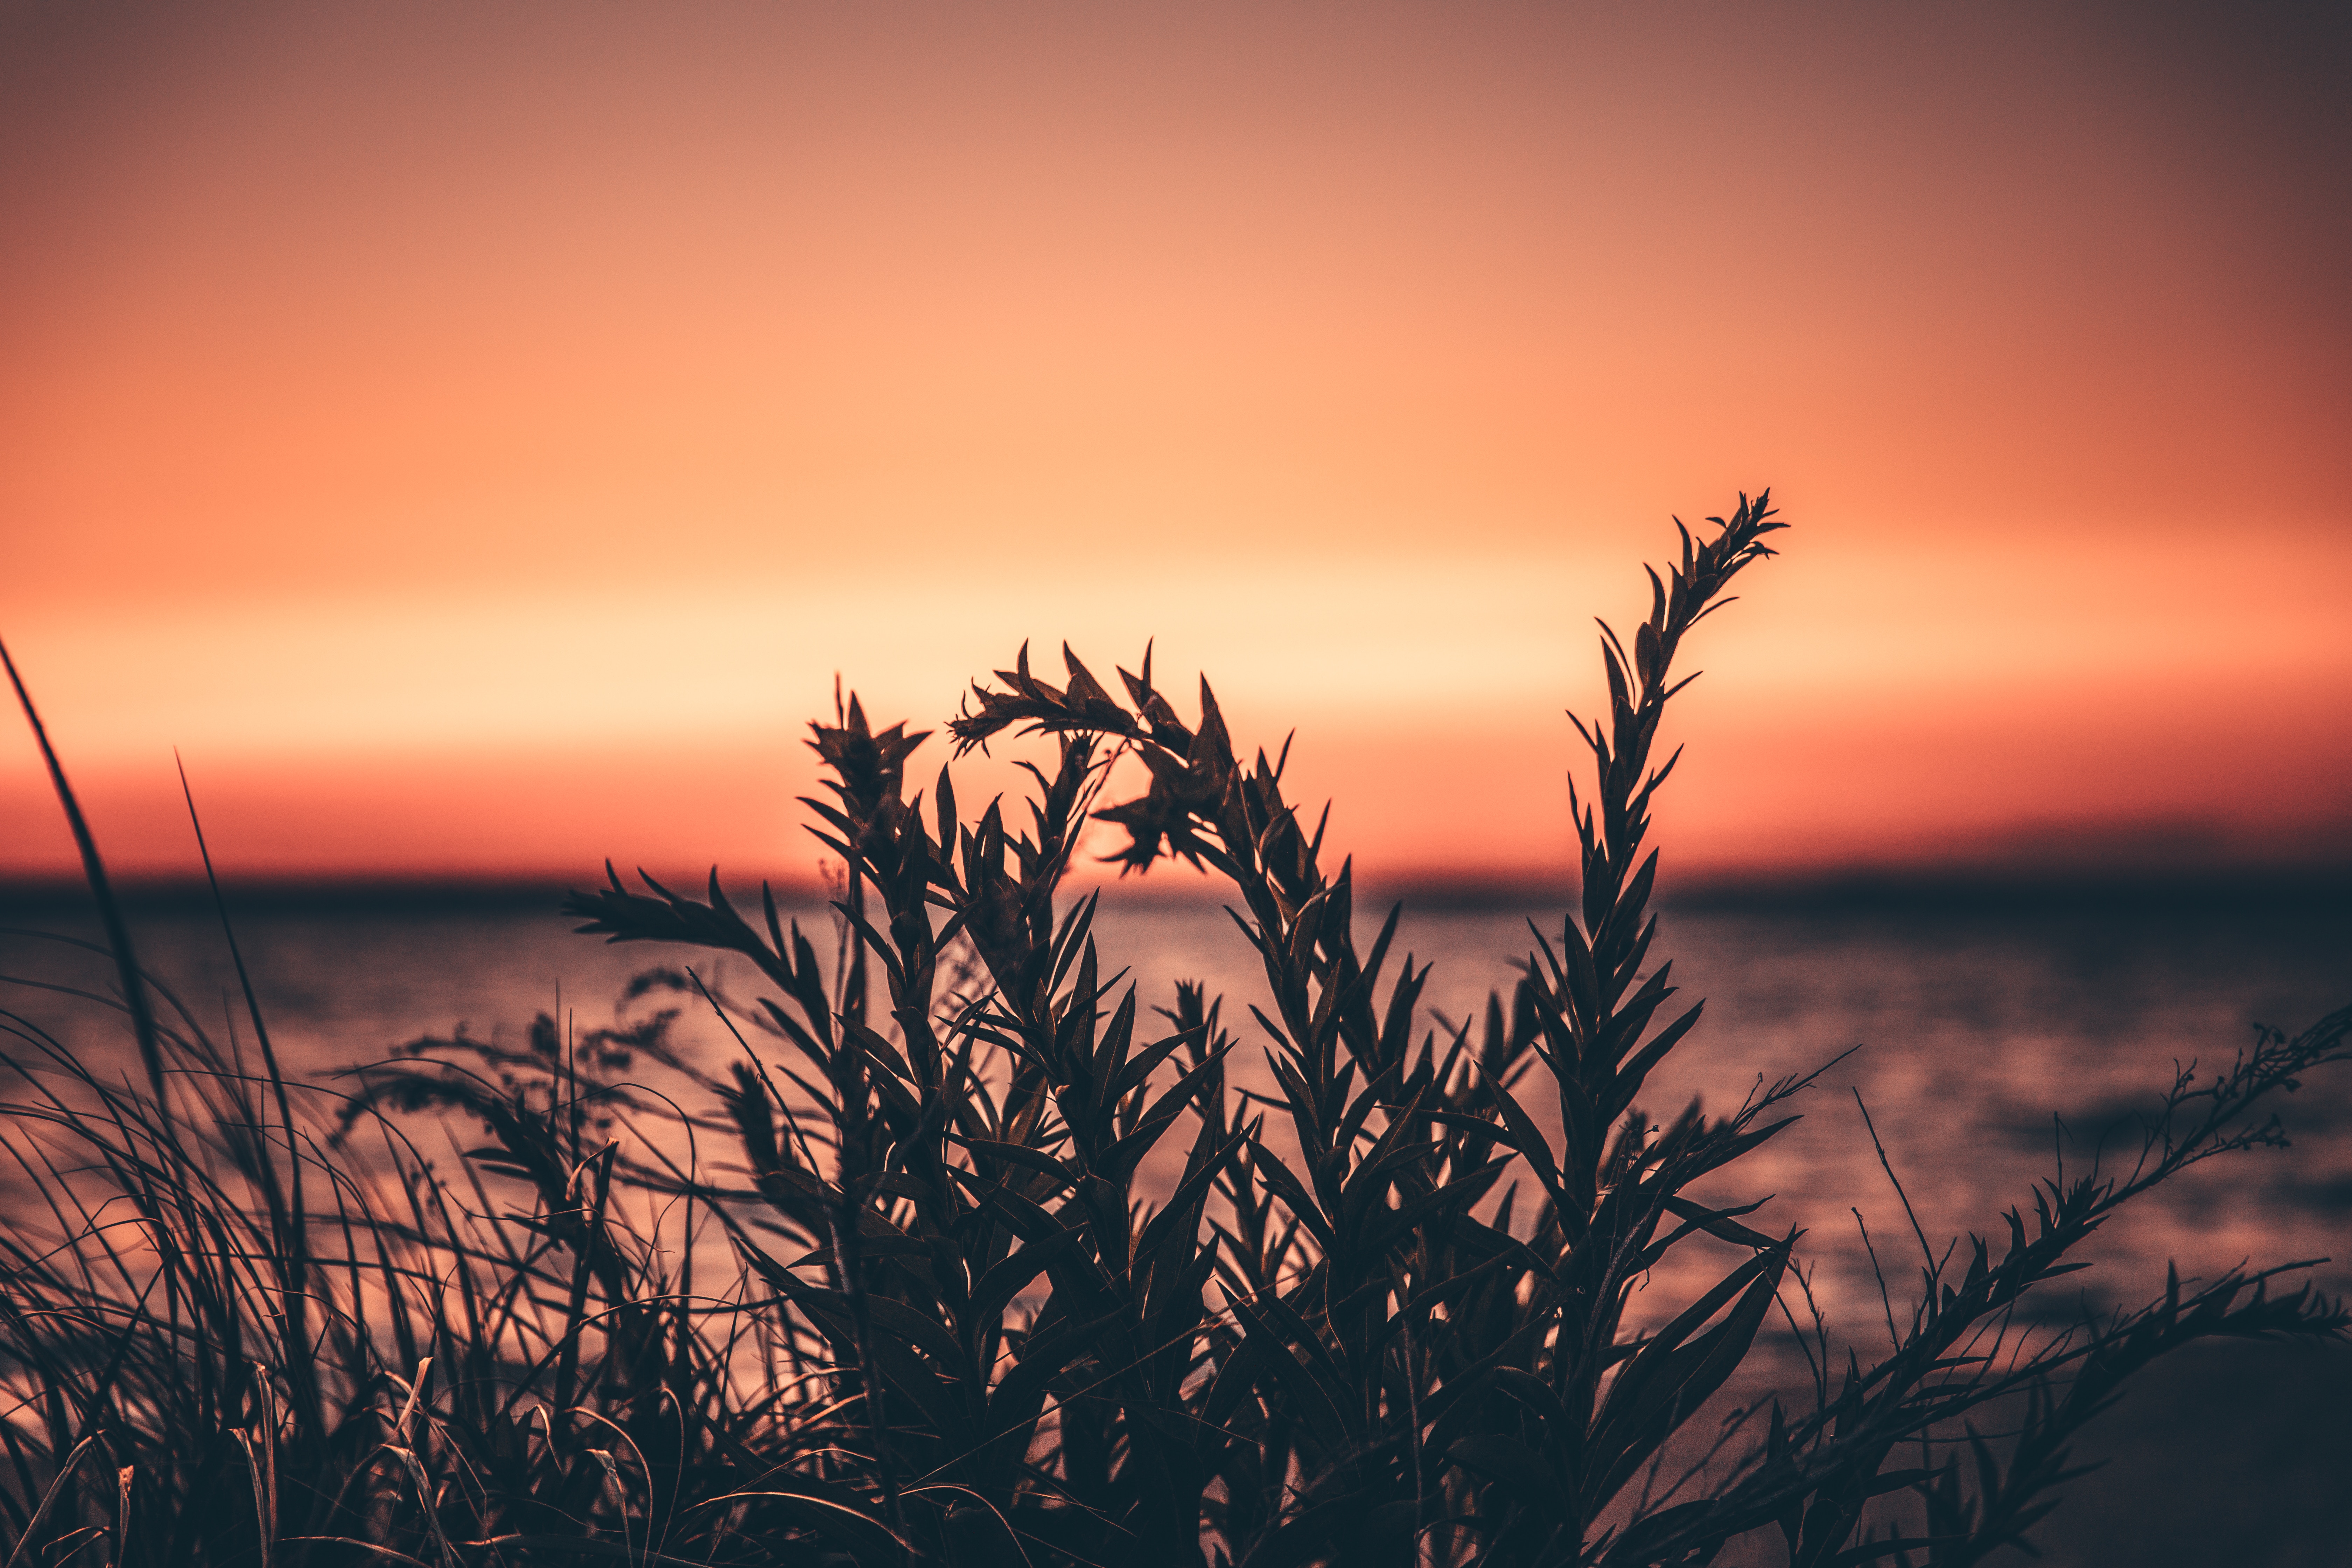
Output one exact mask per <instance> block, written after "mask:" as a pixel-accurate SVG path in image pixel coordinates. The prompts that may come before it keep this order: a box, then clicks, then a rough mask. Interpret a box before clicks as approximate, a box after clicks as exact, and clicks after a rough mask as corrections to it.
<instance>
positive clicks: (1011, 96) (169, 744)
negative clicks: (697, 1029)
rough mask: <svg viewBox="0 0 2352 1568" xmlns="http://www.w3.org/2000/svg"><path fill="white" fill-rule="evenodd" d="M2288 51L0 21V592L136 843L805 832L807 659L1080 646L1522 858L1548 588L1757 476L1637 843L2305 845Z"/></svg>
mask: <svg viewBox="0 0 2352 1568" xmlns="http://www.w3.org/2000/svg"><path fill="white" fill-rule="evenodd" d="M2347 36H2352V26H2347V22H2346V21H2345V20H2344V13H2343V12H2342V10H2341V8H2340V7H2325V6H2317V5H2315V6H2312V7H2309V8H2308V9H2307V10H2305V9H2297V8H2293V7H2271V8H2263V7H2252V8H2249V7H2245V6H2239V5H2231V6H2226V7H2225V6H2221V5H2213V6H2210V7H2184V6H2167V5H2130V6H2126V5H2110V6H2069V7H2053V6H2046V5H1989V4H1971V5H1900V6H1896V5H1884V4H1867V5H1769V4H1766V5H1674V4H1669V5H1647V6H1634V5H1606V6H1603V5H1563V4H1543V5H1502V4H1484V5H1453V6H1438V5H1413V6H1398V5H1346V6H1339V5H1330V6H1310V5H1205V4H1196V3H1188V4H1185V5H1156V6H1147V5H1114V6H1103V5H996V4H975V5H906V4H881V5H860V6H849V5H832V4H825V5H817V4H805V5H803V4H782V3H763V4H757V5H752V4H730V3H722V0H701V3H697V4H692V5H659V6H656V5H616V4H583V3H563V4H528V3H524V0H499V3H498V4H494V5H478V4H465V5H457V4H441V3H410V0H403V3H399V4H393V3H390V0H369V3H349V0H347V3H338V4H332V5H327V4H319V3H317V0H306V3H304V4H299V5H260V4H254V5H235V6H230V5H161V4H158V5H121V4H111V3H109V0H76V3H71V4H68V3H66V0H32V3H27V0H0V637H5V640H6V642H7V645H8V647H9V648H10V650H11V651H12V653H13V654H14V655H15V657H16V660H17V663H18V665H19V666H20V668H22V669H23V671H24V673H25V675H26V679H28V680H29V681H30V682H31V684H32V687H33V689H34V692H35V695H36V697H37V699H38V700H40V701H41V702H42V704H43V706H44V709H45V714H46V717H47V720H48V722H49V725H50V728H51V731H52V733H53V735H54V737H55V739H56V741H57V742H58V745H59V747H60V748H61V750H62V752H63V753H64V755H65V758H66V761H67V765H68V769H69V770H70V772H71V773H72V775H73V777H74V779H75V781H76V783H77V784H78V785H79V787H80V789H81V790H82V792H83V794H84V795H85V798H86V802H87V804H88V805H89V810H90V814H91V817H92V820H93V824H94V826H96V828H97V830H98V832H99V834H100V840H101V842H102V843H103V844H104V845H105V846H106V847H108V849H109V852H110V856H111V857H112V858H113V859H114V861H115V862H116V863H117V864H118V865H119V866H120V867H121V868H124V869H125V870H126V871H129V872H132V873H136V874H142V875H150V876H169V875H176V874H182V873H184V872H185V871H187V870H188V869H189V868H191V867H193V865H194V858H193V856H194V851H193V846H192V844H191V842H190V840H189V837H188V834H187V829H186V825H185V817H184V812H183V809H182V807H181V805H180V803H179V797H178V792H177V784H176V782H175V781H174V778H173V772H172V767H173V762H172V757H173V748H174V747H175V746H176V747H177V748H178V749H179V752H180V753H181V755H182V756H183V757H184V759H185V761H186V763H187V767H188V770H189V773H190V776H191V777H192V779H193V780H194V784H195V788H196V791H197V795H198V799H199V802H200V804H202V805H203V806H204V807H205V814H206V825H207V827H208V829H209V830H210V832H211V835H212V838H213V844H214V848H215V853H216V855H218V856H219V857H220V858H221V859H222V861H223V862H224V865H225V867H226V868H229V869H231V870H233V871H235V872H236V873H238V874H242V875H247V876H251V877H268V876H280V875H303V876H316V875H332V876H370V875H381V874H400V875H408V876H420V875H442V874H456V875H466V876H501V875H524V876H541V875H560V876H566V877H580V876H584V875H585V874H587V873H588V872H589V871H590V870H592V869H593V868H595V867H596V866H597V865H599V863H600V862H601V861H602V859H603V858H604V857H605V856H607V855H610V856H612V857H614V858H615V859H617V860H619V861H620V862H621V863H622V864H623V865H624V866H626V865H629V864H632V863H642V864H645V865H646V866H648V867H654V868H670V869H680V868H686V869H691V868H698V867H701V866H706V865H708V864H709V863H710V862H712V861H718V862H720V863H722V864H724V865H727V866H729V867H730V868H739V869H742V870H745V871H770V870H772V871H775V872H777V873H779V874H782V875H785V876H793V875H806V874H808V873H809V872H810V871H811V870H812V868H813V867H814V858H815V853H816V851H815V847H814V845H813V844H811V843H810V842H809V841H807V840H806V839H804V838H803V837H800V836H799V834H798V830H797V828H796V826H794V824H795V820H796V808H794V807H793V805H792V797H793V795H798V794H801V793H803V792H805V791H806V790H807V789H808V788H809V787H810V784H811V783H812V781H813V773H812V759H811V758H810V757H809V755H808V753H807V752H806V749H805V748H804V747H803V746H802V744H801V739H802V737H803V735H804V734H805V731H804V729H803V722H804V721H805V720H807V719H808V718H810V717H812V716H814V715H816V714H818V713H820V712H824V711H829V710H830V706H831V701H832V690H833V681H834V677H835V671H836V670H837V671H839V672H840V673H841V675H842V676H843V678H844V679H845V680H846V681H847V682H848V683H849V684H850V685H852V686H854V687H855V688H856V689H858V690H859V691H861V692H862V693H863V694H864V696H865V700H866V704H867V706H868V708H869V710H872V711H874V712H875V713H876V715H877V718H879V719H883V720H886V721H887V720H889V719H898V718H906V719H908V720H911V721H916V722H918V723H919V724H924V725H935V724H937V723H938V721H940V720H942V719H943V718H945V717H946V716H947V715H948V714H950V712H952V711H953V710H954V709H955V706H956V703H957V700H958V695H959V693H960V691H961V689H962V683H963V681H964V679H966V678H967V677H970V676H973V675H978V674H982V673H984V672H985V671H986V670H987V669H988V668H992V667H994V666H996V665H1000V664H1003V663H1006V662H1008V661H1009V660H1010V658H1011V657H1012V655H1013V650H1014V649H1015V648H1016V647H1018V646H1019V645H1020V644H1021V642H1022V641H1023V640H1024V638H1026V639H1030V640H1032V641H1033V642H1034V645H1035V646H1036V647H1037V648H1038V649H1039V650H1040V653H1041V655H1043V656H1046V657H1045V662H1046V663H1047V664H1049V665H1053V666H1056V667H1057V664H1058V660H1057V659H1055V658H1052V657H1051V655H1052V653H1053V650H1055V649H1057V648H1058V646H1059V644H1060V643H1061V642H1062V641H1063V640H1064V639H1065V638H1066V639H1068V640H1069V641H1070V642H1071V643H1073V644H1074V645H1075V646H1076V647H1077V648H1078V650H1079V651H1080V652H1081V653H1082V654H1083V655H1084V656H1085V657H1086V658H1087V659H1088V661H1089V662H1090V663H1091V664H1093V665H1094V666H1095V668H1097V670H1098V671H1100V672H1101V673H1103V674H1104V675H1106V676H1108V667H1109V666H1111V665H1112V664H1114V663H1127V664H1129V666H1130V667H1132V664H1133V661H1134V660H1135V658H1137V657H1138V656H1139V653H1140V651H1141V648H1142V646H1143V643H1144V640H1145V639H1146V638H1147V637H1156V638H1157V639H1158V641H1157V654H1156V663H1157V667H1158V669H1159V671H1160V675H1161V677H1162V680H1163V683H1164V684H1168V685H1171V686H1172V687H1174V688H1176V689H1180V690H1181V689H1189V686H1190V680H1191V674H1192V672H1193V671H1196V670H1206V671H1207V672H1208V673H1209V674H1210V676H1211V678H1212V679H1213V681H1214V682H1215V684H1216V687H1217V689H1218V692H1219V695H1220V698H1221V699H1222V700H1223V702H1224V704H1225V706H1226V708H1227V710H1228V714H1229V717H1231V719H1232V720H1233V721H1234V727H1235V729H1236V730H1237V731H1239V732H1240V734H1241V735H1242V736H1244V738H1247V739H1250V740H1253V741H1256V742H1264V743H1265V744H1267V745H1269V746H1272V745H1276V744H1278V743H1279V742H1280V741H1281V739H1282V737H1283V735H1284V734H1285V733H1286V732H1287V731H1290V730H1291V729H1293V728H1294V727H1295V728H1296V730H1297V736H1298V738H1297V744H1296V748H1295V758H1296V761H1295V767H1296V771H1297V793H1298V794H1300V795H1304V796H1306V797H1308V798H1310V799H1313V800H1316V801H1319V800H1320V799H1322V798H1323V797H1324V796H1327V795H1328V796H1331V797H1333V798H1334V799H1335V800H1336V801H1337V803H1338V804H1337V806H1336V809H1335V811H1334V815H1333V829H1332V831H1333V834H1334V836H1335V837H1337V838H1338V839H1339V842H1340V843H1341V844H1342V845H1344V846H1345V847H1349V848H1351V849H1353V850H1354V851H1356V852H1357V853H1358V854H1359V855H1360V858H1362V860H1363V861H1364V862H1365V863H1366V864H1367V866H1368V867H1370V868H1374V869H1376V870H1378V871H1380V872H1383V873H1388V874H1397V875H1402V874H1405V873H1428V872H1439V871H1448V870H1451V871H1458V872H1472V873H1493V872H1530V871H1542V870H1545V869H1547V868H1557V867H1559V866H1562V865H1564V864H1565V863H1566V860H1567V858H1568V853H1569V847H1570V834H1569V828H1568V824H1567V816H1566V810H1565V791H1564V788H1563V785H1562V782H1561V778H1562V773H1563V771H1564V770H1565V769H1566V768H1567V767H1568V766H1569V764H1570V762H1571V760H1572V752H1571V747H1572V741H1573V736H1572V732H1571V731H1570V728H1569V725H1568V723H1567V721H1566V720H1565V719H1564V718H1563V717H1561V712H1560V710H1561V709H1562V708H1563V707H1566V706H1571V705H1583V704H1588V703H1590V702H1591V700H1592V699H1593V697H1594V695H1595V692H1596V689H1597V684H1598V683H1597V679H1596V675H1595V670H1596V663H1595V658H1594V654H1593V647H1592V643H1593V639H1592V636H1591V630H1592V626H1591V617H1592V616H1594V615H1596V614H1601V615H1607V616H1629V617H1630V616H1632V615H1633V614H1634V613H1636V612H1637V611H1638V609H1640V608H1641V607H1642V606H1643V605H1644V603H1645V599H1646V590H1645V589H1644V588H1643V582H1642V577H1641V573H1640V563H1641V561H1642V560H1643V559H1644V558H1649V559H1658V558H1660V557H1662V556H1663V555H1664V553H1665V552H1666V551H1667V550H1668V549H1669V547H1670V546H1671V544H1672V541H1673V534H1672V527H1671V523H1670V522H1669V516H1670V514H1675V513H1678V514H1680V515H1681V516H1682V517H1684V518H1685V520H1687V521H1692V522H1694V523H1696V521H1698V520H1699V519H1700V518H1702V517H1703V516H1705V515H1706V514H1707V513H1710V512H1727V511H1728V510H1729V509H1730V508H1731V506H1732V505H1733V504H1735V503H1736V500H1737V498H1738V491H1740V490H1742V489H1747V490H1751V491H1752V490H1754V489H1757V488H1759V487H1760V486H1763V485H1768V484H1769V485H1770V486H1771V487H1773V491H1774V497H1775V500H1777V501H1778V502H1779V503H1780V505H1781V507H1782V509H1783V511H1784V514H1785V516H1786V517H1787V518H1788V519H1789V521H1791V522H1792V523H1793V524H1794V525H1795V526H1794V528H1793V529H1792V531H1790V533H1788V534H1787V535H1784V536H1782V538H1783V539H1784V540H1785V543H1786V554H1785V556H1784V557H1783V558H1782V559H1780V560H1778V561H1774V562H1771V563H1767V564H1766V565H1765V566H1763V567H1761V568H1759V570H1758V571H1757V572H1756V573H1755V574H1754V576H1753V577H1752V579H1751V580H1749V581H1748V583H1747V584H1745V590H1744V591H1745V598H1744V601H1743V602H1742V603H1741V604H1739V605H1736V606H1735V607H1733V608H1732V609H1731V610H1730V611H1729V612H1728V613H1727V614H1726V615H1724V616H1721V617H1719V618H1717V620H1715V621H1712V622H1710V623H1708V625H1707V626H1706V628H1704V630H1703V631H1702V632H1701V633H1700V634H1699V635H1698V637H1697V638H1696V643H1695V646H1694V654H1695V656H1696V657H1695V660H1694V663H1695V666H1696V667H1703V668H1706V671H1707V673H1706V677H1705V679H1702V680H1701V681H1700V682H1699V683H1698V684H1697V685H1696V687H1694V688H1693V689H1691V691H1690V693H1689V694H1688V696H1687V697H1686V699H1685V700H1683V701H1682V703H1681V707H1682V712H1681V714H1680V716H1679V719H1678V720H1677V721H1676V724H1675V738H1676V739H1679V740H1685V741H1687V742H1689V743H1690V747H1691V750H1690V753H1689V756H1688V759H1687V761H1686V762H1685V765H1684V766H1685V771H1684V772H1683V773H1682V774H1680V775H1679V776H1678V778H1677V780H1676V783H1675V795H1674V798H1673V799H1672V801H1671V802H1670V803H1669V804H1668V805H1666V807H1665V808H1664V811H1663V812H1662V834H1663V835H1664V840H1665V842H1666V843H1667V845H1668V853H1669V855H1670V856H1671V857H1675V859H1676V862H1677V863H1678V864H1680V865H1683V866H1685V867H1687V868H1702V869H1704V868H1717V869H1730V870H1738V869H1748V870H1776V869H1800V870H1802V869H1821V868H1841V867H1854V866H1864V867H1869V866H1879V867H1887V866H1894V867H1901V866H1916V865H1948V864H1955V863H1972V862H1993V863H2000V864H2024V865H2037V866H2040V865H2051V864H2061V865H2072V864H2076V863H2081V864H2086V865H2107V864H2115V863H2119V862H2120V863H2151V864H2153V863H2163V864H2171V863H2176V862H2178V863H2195V864H2200V865H2201V864H2210V863H2215V862H2257V863H2263V864H2275V863H2280V862H2284V861H2288V860H2292V859H2294V858H2298V857H2305V858H2307V857H2310V856H2314V855H2322V856H2326V857H2330V858H2335V859H2336V860H2339V861H2340V860H2342V859H2345V858H2347V857H2352V804H2348V803H2352V789H2347V784H2352V609H2347V592H2352V526H2347V525H2352V500H2347V497H2352V444H2347V433H2348V432H2352V288H2347V271H2346V261H2345V258H2346V256H2347V254H2352V245H2347V242H2352V200H2347V194H2346V187H2347V170H2352V109H2347V100H2352V95H2347V94H2346V93H2345V92H2344V91H2343V82H2344V81H2345V80H2346V79H2347V75H2348V74H2352V49H2347ZM921 756H922V757H923V758H928V759H929V766H928V767H919V769H918V771H919V772H920V773H926V774H928V773H929V769H931V768H936V766H937V765H938V763H939V762H940V761H942V760H944V749H943V748H941V747H940V746H939V744H938V743H937V742H934V745H933V746H932V747H931V748H929V749H928V750H927V751H926V752H924V753H922V754H921ZM919 760H920V759H919ZM980 776H981V775H979V774H977V773H975V775H974V777H975V779H976V780H977V779H978V778H979V777H980ZM976 787H977V785H976V784H975V785H974V786H969V787H968V788H967V791H966V793H967V798H969V795H970V793H971V789H972V788H976ZM70 866H71V846H70V843H69V841H68V838H67V837H66V835H65V832H64V830H63V827H62V826H61V824H60V823H59V821H58V816H57V813H56V810H55V807H54V805H52V804H51V803H50V802H49V801H48V799H47V795H46V787H45V784H44V783H43V780H42V778H41V776H40V773H39V771H38V764H37V757H36V754H35V752H34V750H33V747H32V744H31V742H30V739H29V736H28V734H27V733H26V731H24V729H23V727H22V726H21V725H17V726H16V728H15V730H14V731H6V730H0V873H5V874H8V875H12V876H27V875H31V876H47V875H51V874H58V873H63V872H66V871H68V869H69V868H70Z"/></svg>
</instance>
